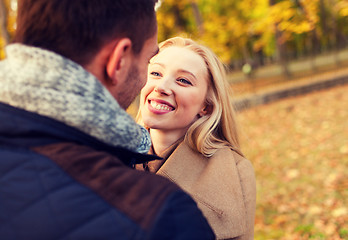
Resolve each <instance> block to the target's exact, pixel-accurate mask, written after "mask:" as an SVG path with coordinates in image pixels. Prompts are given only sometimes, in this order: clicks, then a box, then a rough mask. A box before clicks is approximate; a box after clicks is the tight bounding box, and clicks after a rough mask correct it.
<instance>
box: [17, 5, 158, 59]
mask: <svg viewBox="0 0 348 240" xmlns="http://www.w3.org/2000/svg"><path fill="white" fill-rule="evenodd" d="M156 2H157V0H19V5H18V17H17V31H16V36H15V39H14V42H18V43H23V44H26V45H30V46H35V47H40V48H44V49H48V50H51V51H54V52H56V53H58V54H60V55H63V56H65V57H67V58H69V59H71V60H73V61H75V62H77V63H79V64H81V65H84V64H87V63H89V62H90V61H91V60H92V59H93V57H94V56H95V54H96V53H97V52H98V51H99V50H100V48H101V47H102V46H103V45H104V44H106V43H108V42H109V41H111V40H112V39H115V38H121V37H128V38H130V39H131V41H132V44H133V51H134V53H135V54H138V53H139V52H140V51H141V49H142V48H143V45H144V42H145V41H146V40H147V39H149V38H150V37H152V36H153V35H154V34H155V31H156V28H157V25H156V14H155V10H154V6H155V3H156Z"/></svg>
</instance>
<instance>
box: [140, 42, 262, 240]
mask: <svg viewBox="0 0 348 240" xmlns="http://www.w3.org/2000/svg"><path fill="white" fill-rule="evenodd" d="M148 72H149V74H148V81H147V84H146V85H145V87H144V88H143V89H142V91H141V96H140V110H139V113H138V117H137V118H138V121H139V122H140V123H141V124H143V125H144V126H145V127H146V128H147V129H148V130H149V132H150V135H151V139H152V142H153V147H152V150H151V153H152V154H157V155H159V156H160V157H162V158H163V160H155V161H151V162H148V163H146V164H142V165H138V166H136V168H137V169H142V170H145V171H150V172H153V173H156V174H159V175H162V176H164V177H167V178H169V179H170V180H171V181H173V182H175V183H177V184H178V185H179V186H180V187H182V188H183V189H184V190H185V191H187V192H188V193H189V194H190V195H191V196H192V197H193V199H194V200H195V201H196V202H197V204H198V206H199V207H200V209H201V210H202V212H203V214H204V215H205V217H206V218H207V220H208V222H209V223H210V225H211V227H212V228H213V230H214V232H215V234H216V236H217V238H218V239H231V238H233V239H253V234H254V233H253V232H254V216H255V201H256V200H255V198H256V189H255V188H256V187H255V176H254V170H253V167H252V165H251V163H250V162H249V161H248V160H247V159H245V158H244V156H243V154H242V152H241V150H240V147H239V142H238V137H237V129H236V121H235V114H234V109H233V106H232V103H231V101H230V98H229V92H228V88H229V86H228V83H227V81H226V75H225V70H224V66H223V65H222V64H221V62H220V61H219V60H218V59H217V57H216V56H215V55H214V54H213V53H212V52H211V50H209V49H208V48H206V47H204V46H201V45H199V44H197V43H195V42H194V41H192V40H190V39H184V38H179V37H176V38H172V39H168V40H166V41H164V42H163V43H161V44H160V51H159V53H158V55H156V56H155V57H153V58H152V59H151V61H150V64H149V71H148Z"/></svg>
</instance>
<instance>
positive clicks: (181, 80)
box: [177, 78, 192, 85]
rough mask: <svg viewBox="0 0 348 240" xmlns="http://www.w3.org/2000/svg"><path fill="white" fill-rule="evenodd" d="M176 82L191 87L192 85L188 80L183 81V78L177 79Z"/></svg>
mask: <svg viewBox="0 0 348 240" xmlns="http://www.w3.org/2000/svg"><path fill="white" fill-rule="evenodd" d="M177 81H178V82H181V83H183V84H187V85H192V83H191V82H190V81H189V80H187V79H185V78H179V79H178V80H177Z"/></svg>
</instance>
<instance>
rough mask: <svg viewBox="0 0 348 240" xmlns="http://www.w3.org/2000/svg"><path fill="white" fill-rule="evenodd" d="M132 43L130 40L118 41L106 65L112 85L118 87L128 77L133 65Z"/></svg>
mask: <svg viewBox="0 0 348 240" xmlns="http://www.w3.org/2000/svg"><path fill="white" fill-rule="evenodd" d="M131 53H132V41H131V40H130V39H129V38H122V39H120V40H118V42H117V43H116V45H115V47H114V48H113V50H112V52H111V54H110V57H109V59H108V61H107V63H106V73H107V75H108V77H109V79H111V84H112V85H116V84H117V82H119V81H122V79H123V78H125V77H126V76H127V73H128V68H129V66H130V65H131V58H130V57H131Z"/></svg>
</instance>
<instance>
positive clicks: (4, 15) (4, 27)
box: [0, 0, 10, 45]
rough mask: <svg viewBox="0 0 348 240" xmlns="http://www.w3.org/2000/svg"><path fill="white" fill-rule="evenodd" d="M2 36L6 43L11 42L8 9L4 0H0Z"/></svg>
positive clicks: (0, 34)
mask: <svg viewBox="0 0 348 240" xmlns="http://www.w3.org/2000/svg"><path fill="white" fill-rule="evenodd" d="M0 37H2V38H3V40H4V42H5V45H7V44H8V43H9V42H10V35H9V34H8V31H7V9H6V6H5V3H4V0H0Z"/></svg>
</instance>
